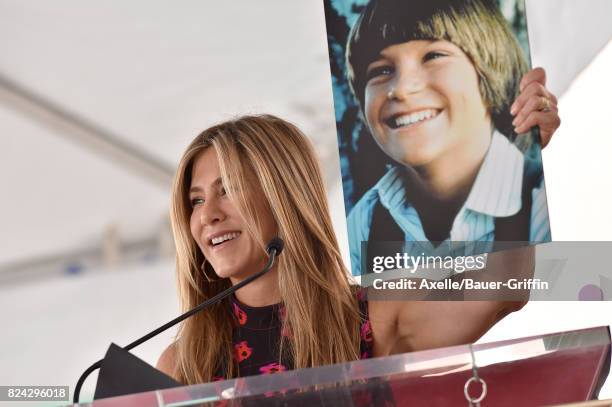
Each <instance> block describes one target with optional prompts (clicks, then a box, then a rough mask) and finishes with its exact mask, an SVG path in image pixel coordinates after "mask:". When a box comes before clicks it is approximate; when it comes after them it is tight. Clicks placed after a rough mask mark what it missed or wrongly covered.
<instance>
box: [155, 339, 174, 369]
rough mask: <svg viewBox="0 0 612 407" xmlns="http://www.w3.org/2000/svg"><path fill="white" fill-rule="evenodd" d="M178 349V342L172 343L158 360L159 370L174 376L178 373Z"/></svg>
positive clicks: (157, 366)
mask: <svg viewBox="0 0 612 407" xmlns="http://www.w3.org/2000/svg"><path fill="white" fill-rule="evenodd" d="M176 362H177V349H176V342H174V343H172V344H170V345H169V346H168V347H167V348H166V349H165V350H164V351H163V352H162V354H161V356H160V357H159V359H158V360H157V365H155V367H156V368H157V370H160V371H161V372H163V373H165V374H167V375H168V376H171V377H174V376H175V375H176Z"/></svg>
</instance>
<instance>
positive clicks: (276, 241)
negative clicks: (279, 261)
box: [266, 237, 285, 256]
mask: <svg viewBox="0 0 612 407" xmlns="http://www.w3.org/2000/svg"><path fill="white" fill-rule="evenodd" d="M284 247H285V242H283V239H281V238H280V237H275V238H273V239H272V240H270V243H268V246H267V247H266V252H268V254H269V255H272V253H271V252H272V251H273V250H274V251H275V255H276V256H278V255H279V254H281V252H282V251H283V248H284Z"/></svg>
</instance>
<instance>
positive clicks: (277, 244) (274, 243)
mask: <svg viewBox="0 0 612 407" xmlns="http://www.w3.org/2000/svg"><path fill="white" fill-rule="evenodd" d="M284 246H285V242H283V239H281V238H280V237H275V238H273V239H272V240H271V241H270V242H269V243H268V245H267V246H266V252H267V253H268V262H267V263H266V266H265V267H264V268H263V270H261V271H260V272H258V273H256V274H253V275H252V276H250V277H247V278H245V279H244V280H242V281H241V282H239V283H238V284H236V285H233V286H231V287H230V288H228V289H227V290H225V291H222V292H220V293H219V294H217V295H215V296H214V297H212V298H209V299H208V300H206V301H204V302H203V303H201V304H200V305H198V306H197V307H195V308H193V309H191V310H189V311H187V312H185V313H184V314H182V315H179V316H178V317H176V318H174V319H173V320H172V321H170V322H168V323H166V324H164V325H162V326H160V327H159V328H157V329H155V330H153V331H151V332H149V333H148V334H146V335H145V336H143V337H142V338H139V339H136V340H135V341H134V342H132V343H130V344H128V345H126V346H124V347H123V349H124V350H127V351H129V350H130V349H134V348H135V347H136V346H138V345H140V344H142V343H143V342H146V341H148V340H149V339H151V338H153V337H154V336H157V335H159V334H160V333H162V332H164V331H165V330H167V329H169V328H171V327H173V326H174V325H176V324H178V323H179V322H181V321H183V320H185V319H187V318H189V317H190V316H192V315H194V314H197V313H198V312H200V311H202V310H204V309H206V308H208V307H209V306H211V305H213V304H216V303H217V302H219V301H221V300H222V299H224V298H226V297H228V296H230V295H231V294H233V293H234V292H236V291H238V290H239V289H241V288H242V287H244V286H245V285H247V284H249V283H251V282H252V281H254V280H257V279H258V278H259V277H261V276H263V275H264V274H266V273H267V272H268V271H270V269H271V268H272V266H273V265H274V260H275V259H276V256H278V255H279V254H280V253H281V252H282V251H283V247H284ZM103 360H104V359H100V360H98V361H97V362H96V363H94V364H93V365H91V366H89V367H88V368H87V370H85V372H83V374H82V375H81V377H79V380H78V381H77V384H76V386H75V387H74V396H73V402H74V403H75V404H77V403H78V402H79V393H80V392H81V387H82V386H83V383H84V382H85V379H86V378H87V376H89V375H90V374H91V373H92V372H93V371H94V370H96V369H99V368H100V366H102V361H103Z"/></svg>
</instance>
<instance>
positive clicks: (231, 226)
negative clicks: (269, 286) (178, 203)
mask: <svg viewBox="0 0 612 407" xmlns="http://www.w3.org/2000/svg"><path fill="white" fill-rule="evenodd" d="M191 175H192V178H191V186H190V191H189V200H190V202H191V206H192V208H193V211H192V213H191V220H190V228H191V235H192V236H193V238H194V240H195V241H196V242H197V244H198V246H199V247H200V250H202V253H203V254H204V257H205V258H206V260H207V261H208V262H209V263H210V264H211V265H212V267H213V269H214V270H215V272H216V273H217V275H218V276H219V277H221V278H230V279H231V280H232V282H233V283H234V284H235V283H236V282H238V281H241V280H243V279H244V278H246V277H248V276H250V275H252V274H254V273H256V272H259V271H261V269H263V267H264V265H265V264H266V262H267V254H266V253H265V251H264V250H262V248H261V247H260V246H259V245H258V244H257V242H256V241H255V240H254V239H253V238H252V237H251V235H249V233H248V232H247V228H246V222H245V220H244V218H243V217H242V215H241V214H240V212H239V211H238V208H237V207H236V205H235V204H234V203H233V202H232V201H231V200H230V199H229V196H228V195H227V194H226V192H225V188H224V186H223V184H222V180H221V173H220V171H219V162H218V161H217V152H216V150H215V149H214V148H213V147H210V148H208V149H206V150H205V151H204V152H203V153H201V154H200V155H199V156H198V157H197V158H196V160H195V162H194V165H193V170H192V174H191ZM254 184H256V182H255V183H250V185H254ZM250 192H251V193H250V196H251V197H252V200H253V204H254V205H255V208H256V213H257V214H258V215H259V221H260V224H261V227H262V233H263V236H262V238H263V240H264V242H268V241H269V240H270V239H272V238H273V237H274V236H275V234H276V223H275V222H274V218H273V216H272V212H271V211H270V208H269V206H268V204H267V201H266V199H265V197H264V196H263V192H262V191H261V188H257V190H255V191H250Z"/></svg>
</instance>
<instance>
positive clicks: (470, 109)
mask: <svg viewBox="0 0 612 407" xmlns="http://www.w3.org/2000/svg"><path fill="white" fill-rule="evenodd" d="M366 75H367V79H366V80H367V84H366V87H365V101H364V113H365V116H366V120H367V123H368V125H369V127H370V131H371V133H372V135H373V136H374V139H375V140H376V142H377V143H378V145H379V146H380V147H381V148H382V149H383V151H384V152H385V153H386V154H387V155H388V156H390V157H391V158H393V159H394V160H395V161H397V162H398V163H400V164H403V165H406V166H412V167H418V166H423V165H428V164H430V163H432V162H434V161H435V160H436V159H438V158H440V157H443V156H444V155H445V154H447V153H451V154H452V155H453V156H454V157H457V158H459V157H460V156H461V152H462V151H465V152H469V151H470V146H471V145H474V143H478V142H479V141H480V140H479V137H489V136H490V134H491V120H490V116H489V113H488V111H487V108H486V106H485V104H484V102H483V99H482V96H481V94H480V91H479V86H478V80H479V78H478V74H477V72H476V69H475V68H474V65H473V64H472V62H471V61H470V59H469V58H468V56H467V55H466V54H465V53H464V52H463V51H462V50H461V49H460V48H459V47H457V46H456V45H454V44H453V43H451V42H448V41H429V40H413V41H408V42H404V43H400V44H396V45H391V46H388V47H386V48H384V49H383V50H382V51H381V52H380V57H379V58H378V59H377V60H375V61H373V62H372V63H370V64H369V65H368V68H367V73H366Z"/></svg>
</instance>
